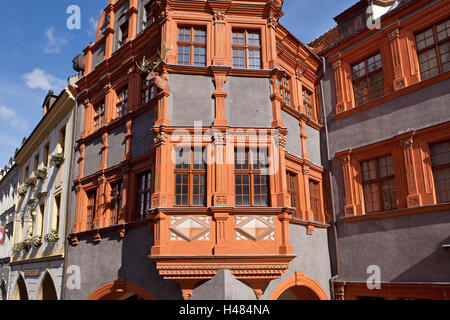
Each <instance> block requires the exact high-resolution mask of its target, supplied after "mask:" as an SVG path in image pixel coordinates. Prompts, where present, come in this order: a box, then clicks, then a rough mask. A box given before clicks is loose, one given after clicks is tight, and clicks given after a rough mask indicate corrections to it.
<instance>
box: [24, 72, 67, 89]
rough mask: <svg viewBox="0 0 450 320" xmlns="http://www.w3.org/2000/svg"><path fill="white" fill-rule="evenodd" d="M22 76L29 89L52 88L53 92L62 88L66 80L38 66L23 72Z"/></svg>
mask: <svg viewBox="0 0 450 320" xmlns="http://www.w3.org/2000/svg"><path fill="white" fill-rule="evenodd" d="M22 78H23V79H24V80H25V84H26V85H27V87H28V88H30V89H41V90H45V91H48V90H50V89H52V90H53V91H54V92H55V93H58V92H59V91H61V90H62V89H64V87H65V86H66V84H67V81H65V80H63V79H60V78H58V77H55V76H54V75H52V74H50V73H47V72H45V71H44V70H41V69H39V68H36V69H34V70H33V71H32V72H29V73H25V74H24V75H23V76H22Z"/></svg>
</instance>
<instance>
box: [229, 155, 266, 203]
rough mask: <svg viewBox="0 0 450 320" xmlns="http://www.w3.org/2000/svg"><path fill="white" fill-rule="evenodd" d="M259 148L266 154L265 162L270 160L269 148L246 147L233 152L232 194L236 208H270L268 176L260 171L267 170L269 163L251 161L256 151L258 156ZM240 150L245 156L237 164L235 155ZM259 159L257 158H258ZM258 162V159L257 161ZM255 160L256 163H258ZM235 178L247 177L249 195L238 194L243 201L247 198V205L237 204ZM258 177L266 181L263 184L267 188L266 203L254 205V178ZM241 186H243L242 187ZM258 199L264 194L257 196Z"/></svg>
mask: <svg viewBox="0 0 450 320" xmlns="http://www.w3.org/2000/svg"><path fill="white" fill-rule="evenodd" d="M260 148H264V149H265V150H266V151H267V153H266V155H267V160H269V159H270V154H269V152H270V148H269V146H257V147H256V146H250V147H248V146H246V147H245V149H244V148H239V147H237V148H235V150H234V193H235V206H236V207H261V208H266V207H270V206H271V197H270V176H268V175H262V174H261V173H262V171H263V170H264V169H266V168H268V166H269V163H267V164H263V163H262V162H255V161H254V159H253V155H254V152H255V151H256V153H257V154H258V155H259V154H260V153H259V151H260ZM242 149H244V154H245V161H246V162H244V163H243V164H238V162H237V160H238V158H237V155H238V153H239V152H240V151H242ZM258 158H259V156H258ZM258 160H260V159H258ZM258 160H257V161H258ZM237 165H240V166H242V167H240V168H237ZM237 176H248V177H249V179H248V187H249V193H248V194H246V193H239V195H241V197H242V198H243V199H244V198H245V197H246V196H248V198H249V204H248V205H246V204H237V202H238V201H237V198H238V193H237V192H236V191H237V190H236V189H237V184H236V177H237ZM256 176H259V177H266V179H267V183H266V184H265V186H266V188H267V192H266V194H265V196H266V203H265V204H259V205H258V204H255V202H256V201H255V196H256V193H255V177H256ZM242 186H243V185H242ZM260 186H264V184H260ZM258 195H259V197H260V198H261V197H262V196H263V195H264V194H258ZM260 200H261V199H260Z"/></svg>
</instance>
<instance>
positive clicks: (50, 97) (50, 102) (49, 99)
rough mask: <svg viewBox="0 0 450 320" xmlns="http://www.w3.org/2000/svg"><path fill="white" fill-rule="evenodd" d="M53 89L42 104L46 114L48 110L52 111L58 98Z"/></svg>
mask: <svg viewBox="0 0 450 320" xmlns="http://www.w3.org/2000/svg"><path fill="white" fill-rule="evenodd" d="M53 93H54V91H53V90H49V91H48V94H47V96H46V97H45V99H44V103H43V104H42V109H43V115H42V116H45V115H46V114H47V112H49V111H50V109H51V107H52V105H53V103H54V102H55V101H56V99H57V98H58V96H55V95H54V94H53Z"/></svg>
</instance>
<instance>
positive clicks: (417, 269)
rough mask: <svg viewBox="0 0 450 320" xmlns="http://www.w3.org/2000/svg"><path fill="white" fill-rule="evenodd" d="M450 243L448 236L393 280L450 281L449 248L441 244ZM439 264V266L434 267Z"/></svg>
mask: <svg viewBox="0 0 450 320" xmlns="http://www.w3.org/2000/svg"><path fill="white" fill-rule="evenodd" d="M445 244H450V237H447V239H446V240H444V241H442V242H440V243H439V244H438V245H437V246H436V251H435V252H433V253H432V254H430V255H429V256H427V257H426V258H424V259H422V260H421V261H419V262H418V263H416V264H415V265H413V266H412V267H410V268H409V269H408V270H406V271H405V272H403V273H401V274H400V275H398V276H397V277H395V278H394V279H392V281H393V282H411V281H414V282H450V272H449V270H450V249H444V248H443V245H445ZM436 266H439V268H436Z"/></svg>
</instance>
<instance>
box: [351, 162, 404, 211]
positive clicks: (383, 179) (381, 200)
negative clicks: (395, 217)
mask: <svg viewBox="0 0 450 320" xmlns="http://www.w3.org/2000/svg"><path fill="white" fill-rule="evenodd" d="M389 156H390V157H391V159H392V170H393V174H392V175H390V176H386V177H381V175H380V167H379V160H380V159H382V158H385V157H389ZM370 161H375V173H376V177H375V178H374V179H370V180H364V178H363V177H362V178H361V184H362V188H363V192H362V195H363V198H364V204H365V212H366V213H376V212H383V211H388V210H397V209H398V203H397V198H398V196H397V183H396V179H395V165H394V157H393V155H392V154H387V155H385V156H380V157H376V158H373V159H370V160H365V161H361V162H360V167H361V174H362V173H363V164H364V163H368V162H370ZM388 181H394V183H395V198H394V199H391V200H390V202H391V205H392V207H391V208H386V207H385V203H384V200H385V199H384V196H383V190H382V184H383V182H388ZM374 184H376V185H377V195H378V202H379V204H380V210H374V211H369V210H368V208H367V198H366V196H365V193H364V187H365V186H366V185H374ZM393 200H394V204H392V201H393Z"/></svg>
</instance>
